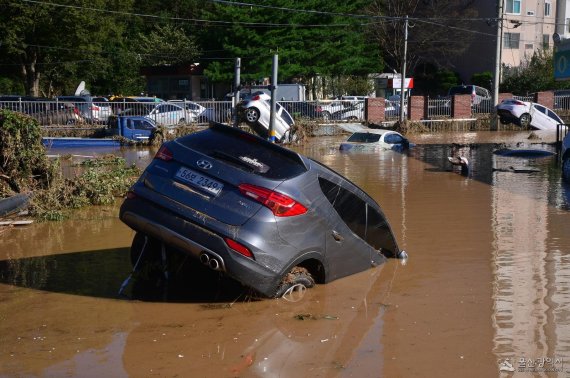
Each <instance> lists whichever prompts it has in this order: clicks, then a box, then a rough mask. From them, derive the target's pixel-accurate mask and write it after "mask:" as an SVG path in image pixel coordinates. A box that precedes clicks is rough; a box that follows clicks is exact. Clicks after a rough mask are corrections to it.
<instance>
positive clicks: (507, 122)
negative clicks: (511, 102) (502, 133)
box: [499, 117, 510, 125]
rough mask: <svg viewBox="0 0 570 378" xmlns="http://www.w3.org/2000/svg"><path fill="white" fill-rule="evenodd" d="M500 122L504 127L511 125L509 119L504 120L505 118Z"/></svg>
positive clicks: (500, 119)
mask: <svg viewBox="0 0 570 378" xmlns="http://www.w3.org/2000/svg"><path fill="white" fill-rule="evenodd" d="M499 121H500V122H501V124H503V125H508V124H509V123H510V122H509V120H508V119H506V118H503V117H501V118H499Z"/></svg>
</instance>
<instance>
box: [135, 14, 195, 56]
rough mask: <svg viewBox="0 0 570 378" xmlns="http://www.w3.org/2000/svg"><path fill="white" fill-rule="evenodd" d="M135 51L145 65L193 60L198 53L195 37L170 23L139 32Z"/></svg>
mask: <svg viewBox="0 0 570 378" xmlns="http://www.w3.org/2000/svg"><path fill="white" fill-rule="evenodd" d="M137 51H138V54H139V57H140V60H141V62H142V64H143V65H147V66H160V65H175V64H180V63H186V62H193V61H195V60H196V59H197V58H198V56H199V54H200V51H199V49H198V45H197V42H196V39H195V38H194V37H193V36H191V35H188V34H187V33H186V32H185V31H184V30H183V29H182V28H180V27H176V26H174V25H171V24H165V25H156V26H155V28H154V30H152V31H151V32H150V33H148V34H146V33H141V35H140V37H139V39H138V41H137Z"/></svg>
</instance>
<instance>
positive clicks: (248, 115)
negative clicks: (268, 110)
mask: <svg viewBox="0 0 570 378" xmlns="http://www.w3.org/2000/svg"><path fill="white" fill-rule="evenodd" d="M244 116H245V121H246V122H247V123H256V122H257V121H258V120H259V110H258V109H257V108H247V109H245V112H244Z"/></svg>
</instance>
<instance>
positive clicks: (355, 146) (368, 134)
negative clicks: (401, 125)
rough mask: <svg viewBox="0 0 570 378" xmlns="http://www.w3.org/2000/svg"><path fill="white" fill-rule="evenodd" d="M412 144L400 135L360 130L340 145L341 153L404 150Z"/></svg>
mask: <svg viewBox="0 0 570 378" xmlns="http://www.w3.org/2000/svg"><path fill="white" fill-rule="evenodd" d="M412 145H413V144H411V143H410V141H409V140H408V139H407V138H405V137H404V136H403V135H402V134H400V133H398V132H396V131H391V130H382V129H364V128H363V129H361V130H359V131H356V132H355V133H353V134H352V135H351V136H350V137H349V138H348V139H347V141H346V142H342V143H341V144H340V148H339V149H340V150H341V151H355V150H399V151H401V150H405V149H408V148H410V146H412Z"/></svg>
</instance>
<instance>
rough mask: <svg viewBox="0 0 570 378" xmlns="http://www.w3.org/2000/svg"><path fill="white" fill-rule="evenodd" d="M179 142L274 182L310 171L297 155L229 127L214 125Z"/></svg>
mask: <svg viewBox="0 0 570 378" xmlns="http://www.w3.org/2000/svg"><path fill="white" fill-rule="evenodd" d="M178 143H180V144H182V145H184V146H186V147H189V148H191V149H193V150H195V151H198V152H200V153H203V154H205V155H208V156H210V157H212V158H214V159H217V160H221V161H223V162H224V163H227V164H230V165H233V166H235V167H236V168H239V169H242V170H244V171H247V172H250V173H253V174H257V175H260V176H263V177H267V178H270V179H276V180H284V179H288V178H292V177H295V176H298V175H300V174H301V173H303V172H306V171H307V167H306V166H305V163H304V162H303V160H302V159H301V157H300V156H299V155H298V154H297V153H295V152H293V151H291V150H288V149H285V148H283V147H280V146H278V145H275V144H273V143H270V142H267V141H265V140H263V139H261V138H258V137H256V136H254V135H252V134H249V133H247V132H244V131H241V130H239V129H234V128H231V127H228V126H212V127H210V129H208V130H206V131H204V132H199V133H194V134H191V135H188V136H186V137H182V138H180V139H178Z"/></svg>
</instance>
